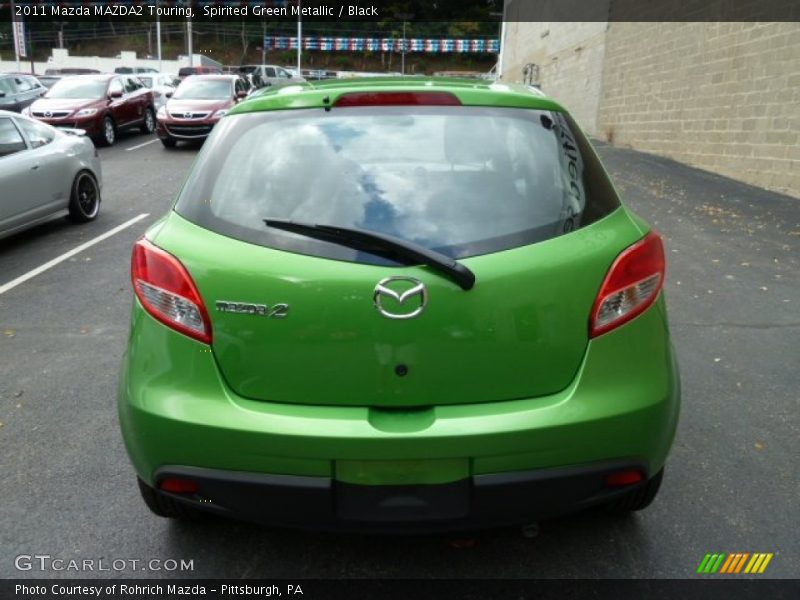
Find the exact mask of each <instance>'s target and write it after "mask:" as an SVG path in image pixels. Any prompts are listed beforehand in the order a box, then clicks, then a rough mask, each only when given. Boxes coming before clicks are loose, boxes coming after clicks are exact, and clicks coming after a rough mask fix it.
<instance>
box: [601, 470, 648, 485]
mask: <svg viewBox="0 0 800 600" xmlns="http://www.w3.org/2000/svg"><path fill="white" fill-rule="evenodd" d="M642 481H644V474H643V473H642V472H641V471H639V470H636V469H631V470H629V471H618V472H617V473H611V475H609V476H608V477H606V485H607V486H608V487H622V486H626V485H635V484H637V483H640V482H642Z"/></svg>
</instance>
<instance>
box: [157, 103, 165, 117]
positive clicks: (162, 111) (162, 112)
mask: <svg viewBox="0 0 800 600" xmlns="http://www.w3.org/2000/svg"><path fill="white" fill-rule="evenodd" d="M156 117H157V118H159V119H166V118H167V107H166V106H162V107H161V108H159V109H158V111H157V112H156Z"/></svg>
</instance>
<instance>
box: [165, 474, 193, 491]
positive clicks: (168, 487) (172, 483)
mask: <svg viewBox="0 0 800 600" xmlns="http://www.w3.org/2000/svg"><path fill="white" fill-rule="evenodd" d="M158 487H159V488H160V489H162V490H164V491H165V492H171V493H173V494H194V493H195V492H197V490H198V489H199V487H198V486H197V483H196V482H194V481H192V480H191V479H178V478H177V477H170V478H167V479H162V480H161V481H159V482H158Z"/></svg>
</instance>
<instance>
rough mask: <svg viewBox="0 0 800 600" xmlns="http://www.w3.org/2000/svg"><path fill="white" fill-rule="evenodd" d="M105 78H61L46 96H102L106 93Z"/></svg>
mask: <svg viewBox="0 0 800 600" xmlns="http://www.w3.org/2000/svg"><path fill="white" fill-rule="evenodd" d="M107 83H108V82H107V81H106V80H105V79H61V80H60V81H58V82H57V83H56V84H54V85H53V87H51V88H50V91H49V92H47V95H46V97H47V98H102V97H103V95H104V94H105V93H106V85H107Z"/></svg>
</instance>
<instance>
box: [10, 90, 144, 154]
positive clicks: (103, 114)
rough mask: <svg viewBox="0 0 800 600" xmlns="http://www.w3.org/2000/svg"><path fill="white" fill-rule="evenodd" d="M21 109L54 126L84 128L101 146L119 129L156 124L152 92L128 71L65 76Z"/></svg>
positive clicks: (115, 137) (113, 136)
mask: <svg viewBox="0 0 800 600" xmlns="http://www.w3.org/2000/svg"><path fill="white" fill-rule="evenodd" d="M24 112H25V114H27V115H29V116H31V117H34V118H35V119H39V120H40V121H44V122H45V123H47V124H49V125H53V126H54V127H68V128H76V129H83V130H85V131H86V133H87V134H88V135H89V136H91V137H92V138H94V140H95V141H96V142H98V143H99V144H101V145H103V146H111V145H112V144H113V143H114V142H115V141H116V139H117V131H119V130H120V129H127V128H130V127H139V128H140V129H141V131H142V133H153V131H155V128H156V114H155V110H154V108H153V92H152V90H150V89H148V88H147V87H146V86H145V85H144V84H143V83H142V82H141V81H139V79H138V78H136V77H134V76H130V75H75V76H72V77H64V78H63V79H61V80H60V81H59V82H58V83H56V84H55V85H54V86H53V87H52V88H51V89H50V90H49V91H48V92H47V94H46V95H45V96H44V97H43V98H41V99H39V100H37V101H36V102H34V103H33V104H31V106H30V107H29V108H27V109H26V110H25V111H24Z"/></svg>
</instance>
